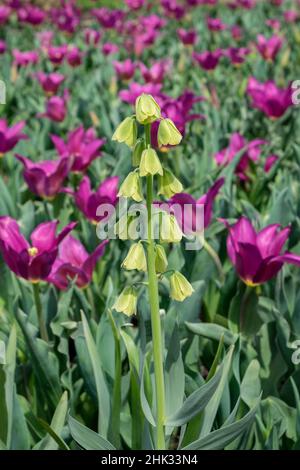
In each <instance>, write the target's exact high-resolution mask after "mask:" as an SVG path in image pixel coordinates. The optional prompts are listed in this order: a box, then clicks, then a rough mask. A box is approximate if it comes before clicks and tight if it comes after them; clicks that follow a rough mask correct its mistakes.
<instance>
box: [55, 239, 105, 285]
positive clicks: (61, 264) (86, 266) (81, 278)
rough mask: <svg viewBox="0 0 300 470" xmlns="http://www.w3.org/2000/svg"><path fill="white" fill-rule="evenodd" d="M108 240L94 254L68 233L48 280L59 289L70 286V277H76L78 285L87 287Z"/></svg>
mask: <svg viewBox="0 0 300 470" xmlns="http://www.w3.org/2000/svg"><path fill="white" fill-rule="evenodd" d="M107 243H108V240H104V241H103V242H102V243H100V245H98V247H97V248H96V249H95V251H94V252H93V253H92V254H90V255H89V254H88V253H87V251H86V249H85V248H84V246H83V245H82V244H81V243H80V241H79V240H77V239H76V238H74V237H73V236H72V235H68V236H67V237H66V238H65V239H64V240H63V241H62V242H61V244H60V245H59V252H58V257H57V258H56V260H55V262H54V264H53V266H52V270H51V273H50V275H49V277H48V279H47V280H48V281H49V282H52V284H54V285H55V286H56V287H58V289H62V290H65V289H67V288H68V286H69V283H70V279H74V278H76V285H77V286H78V287H80V288H84V287H86V286H87V285H88V284H89V283H90V282H91V280H92V275H93V271H94V269H95V266H96V263H97V261H98V260H99V258H101V257H102V256H103V253H104V250H105V246H106V245H107Z"/></svg>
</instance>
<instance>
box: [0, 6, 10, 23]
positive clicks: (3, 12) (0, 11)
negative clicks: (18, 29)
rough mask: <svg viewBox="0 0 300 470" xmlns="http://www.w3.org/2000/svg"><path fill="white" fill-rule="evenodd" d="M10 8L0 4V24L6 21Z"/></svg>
mask: <svg viewBox="0 0 300 470" xmlns="http://www.w3.org/2000/svg"><path fill="white" fill-rule="evenodd" d="M10 13H11V10H10V8H9V7H7V6H5V5H3V6H1V5H0V24H4V23H6V21H7V20H8V18H9V16H10Z"/></svg>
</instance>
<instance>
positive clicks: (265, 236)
mask: <svg viewBox="0 0 300 470" xmlns="http://www.w3.org/2000/svg"><path fill="white" fill-rule="evenodd" d="M222 222H223V223H224V224H225V225H226V227H227V228H228V230H229V235H228V238H227V252H228V256H229V258H230V260H231V262H232V264H233V265H234V266H235V268H236V270H237V273H238V275H239V276H240V278H241V279H242V281H243V282H245V284H247V285H249V286H257V285H259V284H263V283H264V282H267V281H269V280H270V279H272V278H273V277H274V276H276V274H277V273H278V272H279V271H280V269H281V268H282V266H283V264H284V263H291V264H295V265H297V266H300V256H299V255H296V254H294V253H289V252H287V251H286V252H284V253H282V249H283V246H284V244H285V242H286V241H287V239H288V236H289V233H290V227H286V228H284V229H281V230H280V225H279V224H272V225H268V226H267V227H265V228H264V229H262V230H261V231H260V232H258V233H257V232H256V231H255V230H254V228H253V225H252V224H251V222H250V220H249V219H247V218H246V217H241V218H240V219H239V220H238V221H237V222H236V223H235V224H234V225H232V226H230V225H229V224H228V222H227V221H226V220H222ZM281 253H282V254H281Z"/></svg>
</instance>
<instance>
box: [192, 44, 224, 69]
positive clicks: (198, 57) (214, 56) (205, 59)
mask: <svg viewBox="0 0 300 470" xmlns="http://www.w3.org/2000/svg"><path fill="white" fill-rule="evenodd" d="M222 55H223V52H222V50H221V49H217V50H215V51H213V52H210V51H205V52H201V53H198V52H193V58H194V59H195V61H196V62H197V63H198V64H199V65H200V67H202V68H203V69H204V70H214V69H215V68H216V67H217V65H218V63H219V60H220V58H221V57H222Z"/></svg>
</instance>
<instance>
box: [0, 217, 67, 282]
mask: <svg viewBox="0 0 300 470" xmlns="http://www.w3.org/2000/svg"><path fill="white" fill-rule="evenodd" d="M57 225H58V221H52V222H45V223H42V224H40V225H38V227H36V229H35V230H34V231H33V232H32V234H31V237H30V238H31V245H30V244H29V243H28V241H27V240H26V239H25V238H24V236H23V235H22V234H21V232H20V227H19V225H18V223H17V221H16V220H14V219H12V218H11V217H8V216H4V217H0V251H1V253H2V256H3V259H4V261H5V263H6V264H7V265H8V267H9V268H10V270H11V271H13V272H14V273H15V274H16V275H17V276H19V277H22V278H24V279H27V280H29V281H31V282H39V281H41V280H45V279H46V278H47V277H48V276H49V274H50V271H51V268H52V266H53V264H54V261H55V259H56V257H57V253H58V247H59V244H60V243H61V242H62V240H63V239H64V238H65V237H66V236H67V235H68V233H69V232H70V231H71V230H73V228H74V227H75V226H76V223H75V222H71V223H70V224H68V225H67V226H66V227H65V228H64V229H63V230H62V231H61V232H60V234H59V235H58V236H56V235H55V232H56V228H57Z"/></svg>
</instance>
